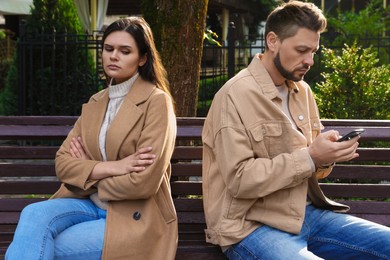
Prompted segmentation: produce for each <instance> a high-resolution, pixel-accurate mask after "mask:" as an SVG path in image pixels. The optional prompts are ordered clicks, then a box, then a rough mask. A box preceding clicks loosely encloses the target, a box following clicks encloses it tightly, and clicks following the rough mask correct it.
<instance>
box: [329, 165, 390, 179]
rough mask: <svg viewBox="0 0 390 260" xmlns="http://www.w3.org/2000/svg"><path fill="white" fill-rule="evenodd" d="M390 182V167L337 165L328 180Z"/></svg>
mask: <svg viewBox="0 0 390 260" xmlns="http://www.w3.org/2000/svg"><path fill="white" fill-rule="evenodd" d="M336 178H340V179H350V180H357V179H371V180H390V166H389V165H342V164H336V166H335V167H334V168H333V171H332V173H331V174H330V175H329V177H328V178H327V179H336Z"/></svg>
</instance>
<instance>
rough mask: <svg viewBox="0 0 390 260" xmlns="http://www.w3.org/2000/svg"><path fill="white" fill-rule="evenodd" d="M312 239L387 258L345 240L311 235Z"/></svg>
mask: <svg viewBox="0 0 390 260" xmlns="http://www.w3.org/2000/svg"><path fill="white" fill-rule="evenodd" d="M312 239H313V240H317V241H318V242H324V243H331V244H335V245H339V246H343V247H345V248H348V249H352V250H355V251H359V252H362V253H366V254H370V255H374V256H376V257H380V258H383V259H388V258H387V256H386V255H383V254H380V253H378V252H377V251H373V250H367V249H365V248H361V247H357V246H354V245H351V244H348V243H345V242H340V241H338V240H335V239H329V238H320V237H313V238H312Z"/></svg>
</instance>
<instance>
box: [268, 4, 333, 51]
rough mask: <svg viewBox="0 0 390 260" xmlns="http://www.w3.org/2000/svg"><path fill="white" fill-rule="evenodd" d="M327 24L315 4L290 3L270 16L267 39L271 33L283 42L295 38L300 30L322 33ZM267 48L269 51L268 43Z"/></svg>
mask: <svg viewBox="0 0 390 260" xmlns="http://www.w3.org/2000/svg"><path fill="white" fill-rule="evenodd" d="M326 24H327V22H326V18H325V16H324V15H323V13H322V11H321V9H319V8H318V7H317V6H316V5H314V4H313V3H304V2H301V1H290V2H288V3H284V4H282V5H280V6H279V7H277V8H276V9H275V10H273V11H272V12H271V13H270V14H269V15H268V18H267V21H266V24H265V37H267V35H268V33H269V32H274V33H275V34H276V35H277V36H278V38H279V39H280V40H281V41H283V40H284V39H286V38H289V37H292V36H294V35H295V34H296V33H297V31H298V29H300V28H306V29H309V30H311V31H314V32H319V33H322V32H323V31H325V29H326ZM265 47H266V49H268V46H267V42H266V43H265Z"/></svg>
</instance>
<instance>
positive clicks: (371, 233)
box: [225, 205, 390, 260]
mask: <svg viewBox="0 0 390 260" xmlns="http://www.w3.org/2000/svg"><path fill="white" fill-rule="evenodd" d="M225 255H226V256H228V258H229V259H245V260H249V259H265V260H267V259H272V260H277V259H283V260H285V259H294V260H297V259H343V260H344V259H354V260H355V259H364V260H368V259H390V228H388V227H385V226H381V225H378V224H375V223H372V222H369V221H366V220H363V219H360V218H356V217H353V216H350V215H346V214H339V213H334V212H331V211H328V210H322V209H318V208H315V207H314V206H312V205H308V206H307V207H306V216H305V221H304V223H303V226H302V230H301V233H300V234H299V235H294V234H290V233H286V232H283V231H280V230H277V229H273V228H271V227H268V226H261V227H259V228H258V229H256V230H255V231H253V232H252V233H251V234H250V235H248V236H247V237H246V238H245V239H243V240H242V241H240V242H239V243H237V244H235V245H233V246H231V247H230V248H229V249H228V250H227V251H225Z"/></svg>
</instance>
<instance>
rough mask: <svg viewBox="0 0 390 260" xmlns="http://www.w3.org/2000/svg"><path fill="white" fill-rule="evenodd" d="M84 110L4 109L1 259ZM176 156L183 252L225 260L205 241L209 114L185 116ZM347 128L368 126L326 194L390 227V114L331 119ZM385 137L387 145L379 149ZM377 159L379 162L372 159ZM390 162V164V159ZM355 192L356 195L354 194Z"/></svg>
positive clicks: (44, 193)
mask: <svg viewBox="0 0 390 260" xmlns="http://www.w3.org/2000/svg"><path fill="white" fill-rule="evenodd" d="M75 120H76V117H61V116H50V117H47V116H44V117H43V116H20V117H11V116H10V117H1V116H0V259H1V258H3V257H4V254H5V251H6V249H7V247H8V245H9V243H10V241H11V240H12V237H13V233H14V230H15V227H16V225H17V222H18V219H19V214H20V211H21V210H22V209H23V207H25V206H26V205H28V204H30V203H33V202H36V201H41V200H45V199H47V198H48V196H49V194H52V193H53V192H54V191H56V190H57V188H58V187H59V182H58V180H57V179H56V176H55V171H54V161H53V158H54V156H55V153H56V151H57V149H58V147H59V145H60V144H61V143H62V141H63V139H64V138H65V137H66V135H67V134H68V132H69V130H70V129H71V128H72V125H73V124H74V122H75ZM177 122H178V133H177V144H176V149H175V152H174V154H173V157H172V180H171V184H172V196H173V198H174V203H175V206H176V210H177V214H178V218H179V248H178V252H177V256H176V259H186V260H191V259H211V260H212V259H225V257H224V255H223V254H222V253H221V251H220V249H219V247H217V246H214V245H211V244H208V243H206V242H205V236H204V228H205V226H206V225H205V219H204V213H203V204H202V184H201V178H200V177H201V172H202V171H201V169H202V164H201V160H202V146H201V139H200V137H201V131H202V126H203V122H204V118H178V120H177ZM323 123H324V125H325V126H326V128H328V129H336V130H339V131H340V133H342V134H345V133H347V132H349V130H351V129H354V128H365V129H366V132H365V133H364V134H363V135H362V138H361V139H360V143H361V146H366V148H359V153H360V157H359V158H358V159H357V160H355V161H354V162H352V163H348V164H343V165H337V166H336V167H335V169H334V171H333V173H332V174H331V177H330V178H328V179H327V180H325V181H324V183H322V184H321V185H322V188H323V190H324V191H325V193H326V194H327V195H328V196H329V197H332V198H335V199H337V200H340V201H342V202H344V203H346V204H348V205H350V206H351V211H350V213H351V214H353V215H356V216H360V217H363V218H366V219H369V220H372V221H375V222H378V223H381V224H384V225H387V226H390V199H389V198H390V145H389V143H390V120H386V121H382V120H380V121H377V120H376V121H369V120H324V121H323ZM374 141H381V142H382V144H383V146H387V148H373V147H372V146H370V145H372V142H374ZM368 162H370V163H372V162H374V163H375V165H371V164H370V165H366V164H367V163H368ZM386 163H387V165H386ZM351 199H352V200H351Z"/></svg>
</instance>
